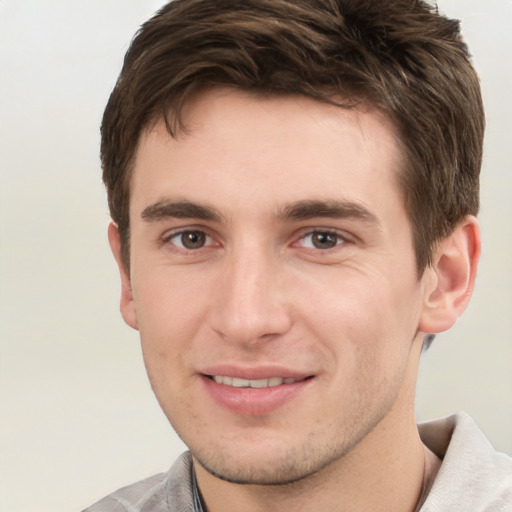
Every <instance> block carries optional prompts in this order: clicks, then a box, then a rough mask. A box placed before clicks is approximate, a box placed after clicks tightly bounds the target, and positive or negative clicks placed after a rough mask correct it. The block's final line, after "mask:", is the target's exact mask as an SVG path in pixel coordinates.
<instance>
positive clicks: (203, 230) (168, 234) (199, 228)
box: [159, 226, 219, 252]
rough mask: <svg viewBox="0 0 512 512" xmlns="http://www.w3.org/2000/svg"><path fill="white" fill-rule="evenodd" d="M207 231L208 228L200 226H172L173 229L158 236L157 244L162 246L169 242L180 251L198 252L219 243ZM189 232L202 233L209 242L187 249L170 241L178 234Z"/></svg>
mask: <svg viewBox="0 0 512 512" xmlns="http://www.w3.org/2000/svg"><path fill="white" fill-rule="evenodd" d="M209 231H210V230H208V229H206V228H204V227H202V226H182V227H179V228H174V229H171V230H168V231H166V232H164V233H163V234H162V236H161V237H160V238H159V245H161V246H163V245H166V244H169V245H171V246H173V247H175V248H176V249H177V250H180V251H187V252H198V251H200V250H201V249H207V248H209V247H212V246H215V245H219V244H218V242H216V241H215V238H214V237H213V236H212V234H211V233H210V232H209ZM189 232H199V233H203V234H204V235H205V236H206V239H207V240H209V242H207V243H205V245H204V246H203V247H200V248H198V249H187V248H186V247H181V246H179V245H177V244H176V243H173V242H172V239H173V238H176V237H179V236H180V235H183V234H184V233H189Z"/></svg>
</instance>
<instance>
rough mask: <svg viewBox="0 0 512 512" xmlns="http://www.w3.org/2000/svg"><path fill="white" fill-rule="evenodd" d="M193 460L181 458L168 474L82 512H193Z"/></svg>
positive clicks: (104, 499) (187, 457)
mask: <svg viewBox="0 0 512 512" xmlns="http://www.w3.org/2000/svg"><path fill="white" fill-rule="evenodd" d="M191 475H192V457H191V455H190V453H189V452H185V453H184V454H182V455H181V456H180V457H179V458H178V459H177V460H176V462H175V463H174V464H173V465H172V467H171V469H170V470H169V471H168V472H167V473H159V474H157V475H153V476H151V477H149V478H146V479H144V480H140V481H139V482H136V483H134V484H131V485H128V486H126V487H123V488H121V489H119V490H117V491H115V492H113V493H112V494H109V495H108V496H106V497H105V498H103V499H101V500H100V501H98V502H97V503H95V504H94V505H91V506H90V507H88V508H86V509H85V510H83V511H82V512H150V511H151V512H188V511H190V512H192V511H193V501H192V477H191Z"/></svg>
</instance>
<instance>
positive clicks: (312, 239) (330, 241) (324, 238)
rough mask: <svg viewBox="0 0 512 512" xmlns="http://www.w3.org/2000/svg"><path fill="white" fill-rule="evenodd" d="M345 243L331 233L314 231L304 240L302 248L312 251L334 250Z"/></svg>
mask: <svg viewBox="0 0 512 512" xmlns="http://www.w3.org/2000/svg"><path fill="white" fill-rule="evenodd" d="M341 243H343V239H342V238H341V237H340V236H339V235H338V234H336V233H331V232H330V231H313V232H312V233H309V234H307V235H306V236H305V237H304V238H303V239H302V246H303V247H307V248H310V249H323V250H326V249H333V248H334V247H336V246H337V245H339V244H341Z"/></svg>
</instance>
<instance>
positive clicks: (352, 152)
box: [109, 89, 479, 512]
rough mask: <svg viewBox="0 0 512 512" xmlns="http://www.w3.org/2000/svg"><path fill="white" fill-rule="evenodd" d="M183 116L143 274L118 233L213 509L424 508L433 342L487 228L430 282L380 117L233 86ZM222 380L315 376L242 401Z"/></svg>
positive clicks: (152, 149) (137, 303)
mask: <svg viewBox="0 0 512 512" xmlns="http://www.w3.org/2000/svg"><path fill="white" fill-rule="evenodd" d="M184 116H185V117H184V120H185V125H186V126H187V132H186V134H184V133H182V134H180V135H179V136H178V137H177V138H176V139H172V138H171V137H170V136H169V134H168V133H167V132H166V131H165V127H164V125H163V123H162V122H157V123H155V124H154V125H153V126H151V128H150V129H148V130H146V131H145V132H144V133H143V134H142V136H141V139H140V144H139V147H138V150H137V154H136V160H135V166H134V173H133V177H132V182H131V198H130V226H131V246H130V269H129V270H128V269H126V268H125V266H124V265H123V262H122V259H121V248H120V240H119V234H118V231H117V228H116V226H115V225H114V224H112V225H111V226H110V228H109V239H110V243H111V246H112V249H113V252H114V256H115V257H116V259H117V261H118V264H119V268H120V273H121V280H122V297H121V311H122V314H123V317H124V319H125V321H126V322H127V323H128V324H129V325H130V326H132V327H133V328H135V329H138V330H139V331H140V336H141V341H142V348H143V354H144V361H145V364H146V368H147V371H148V375H149V378H150V381H151V384H152V387H153V389H154V391H155V394H156V396H157V398H158V400H159V402H160V405H161V407H162V409H163V410H164V412H165V414H166V415H167V417H168V418H169V421H170V422H171V424H172V425H173V427H174V428H175V430H176V431H177V432H178V434H179V435H180V437H182V439H183V440H184V442H185V443H186V444H187V446H189V448H190V450H191V451H192V454H193V456H194V460H195V467H196V473H197V478H198V482H199V486H200V489H201V492H202V495H203V498H204V500H205V502H206V504H207V507H208V510H209V511H210V512H211V511H217V510H219V511H220V510H233V509H234V508H233V507H235V504H236V509H237V510H240V511H244V510H245V511H249V510H266V511H269V510H281V509H282V508H283V507H285V506H286V507H291V509H293V510H357V511H364V510H373V511H375V510H396V511H400V510H403V511H407V510H408V511H412V510H414V508H415V506H416V503H417V501H418V499H419V496H420V494H421V488H422V482H423V478H424V467H425V451H424V447H423V445H422V444H421V440H420V439H419V436H418V433H417V429H416V425H415V419H414V392H415V383H416V377H417V367H418V362H419V357H420V353H421V344H422V340H423V337H424V334H425V333H436V332H441V331H442V330H445V329H448V328H449V327H450V326H451V325H452V324H453V323H454V322H455V321H456V319H457V317H458V316H459V315H460V313H461V312H462V311H463V309H464V308H465V306H466V304H467V302H468V300H469V297H470V295H471V291H472V287H473V283H474V276H475V268H476V262H477V260H478V254H479V235H478V226H477V222H476V220H475V219H474V218H472V217H468V218H467V219H466V220H465V221H464V222H463V223H461V224H460V225H459V226H458V227H457V228H456V229H455V230H454V232H453V234H452V235H451V236H450V237H448V238H447V239H446V240H444V241H442V243H440V244H439V247H438V248H437V251H436V256H435V258H434V264H433V265H432V267H429V268H428V269H427V270H426V271H425V272H424V274H423V275H422V276H421V277H418V273H417V268H416V260H415V253H414V247H413V242H412V240H413V238H412V232H411V226H410V222H409V219H408V217H407V214H406V212H405V209H404V206H403V199H402V197H401V192H400V189H399V187H398V182H397V173H398V172H399V170H400V168H401V155H400V152H399V150H398V145H397V142H396V140H397V139H396V138H397V134H396V130H395V128H394V126H393V124H392V123H391V122H390V121H389V120H388V119H387V118H386V116H385V115H384V114H383V113H382V112H379V111H378V110H376V109H372V108H369V107H367V108H362V107H361V108H358V109H352V110H344V109H340V108H336V107H333V106H330V105H326V104H321V103H318V102H315V101H313V100H310V99H307V98H303V97H279V98H261V97H256V96H253V95H250V94H248V93H243V92H235V91H233V90H226V89H220V90H213V91H209V92H206V93H203V94H202V95H200V96H198V97H197V98H196V99H194V101H192V102H191V103H189V105H188V106H187V108H186V110H185V112H184ZM311 206H313V208H312V207H311ZM320 206H321V207H323V208H324V211H323V213H322V214H319V213H318V212H319V207H320ZM212 373H219V374H221V375H229V376H233V377H246V378H247V377H252V378H256V376H257V377H265V376H266V377H271V376H276V377H278V376H280V375H281V376H295V377H297V378H300V379H304V380H303V381H302V382H300V383H299V384H292V385H291V386H289V387H287V386H286V385H283V386H280V387H279V388H278V389H277V391H276V390H274V391H275V395H272V396H270V393H269V392H268V390H266V391H265V390H264V391H262V392H261V393H260V392H254V391H253V390H239V391H238V392H237V394H236V395H233V393H232V391H233V388H230V389H229V390H226V387H222V385H216V386H215V385H213V383H212V381H211V380H210V379H209V378H208V375H211V374H212ZM212 390H213V394H212ZM219 390H220V391H219ZM284 390H287V391H284ZM289 390H292V391H289ZM216 393H217V394H216ZM287 393H288V394H287ZM218 396H220V397H221V398H220V401H219V400H218V399H217V398H218ZM276 396H277V401H276V399H275V397H276ZM283 397H284V398H283ZM276 403H277V406H276ZM226 404H228V405H226Z"/></svg>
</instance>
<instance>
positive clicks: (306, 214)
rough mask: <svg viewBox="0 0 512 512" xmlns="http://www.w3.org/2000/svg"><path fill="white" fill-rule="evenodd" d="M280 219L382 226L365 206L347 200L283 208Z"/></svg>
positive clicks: (308, 202) (315, 202) (298, 203)
mask: <svg viewBox="0 0 512 512" xmlns="http://www.w3.org/2000/svg"><path fill="white" fill-rule="evenodd" d="M278 217H279V218H281V219H283V220H306V219H313V218H315V217H324V218H333V219H350V218H351V219H358V220H362V221H364V222H366V223H368V224H372V225H375V226H377V227H378V226H380V222H379V219H378V218H377V216H376V215H375V214H374V213H372V212H371V211H370V210H369V209H368V208H366V207H365V206H363V205H361V204H359V203H355V202H353V201H345V200H325V201H323V200H306V201H298V202H296V203H291V204H289V205H286V206H285V207H284V208H281V209H280V210H279V212H278Z"/></svg>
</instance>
